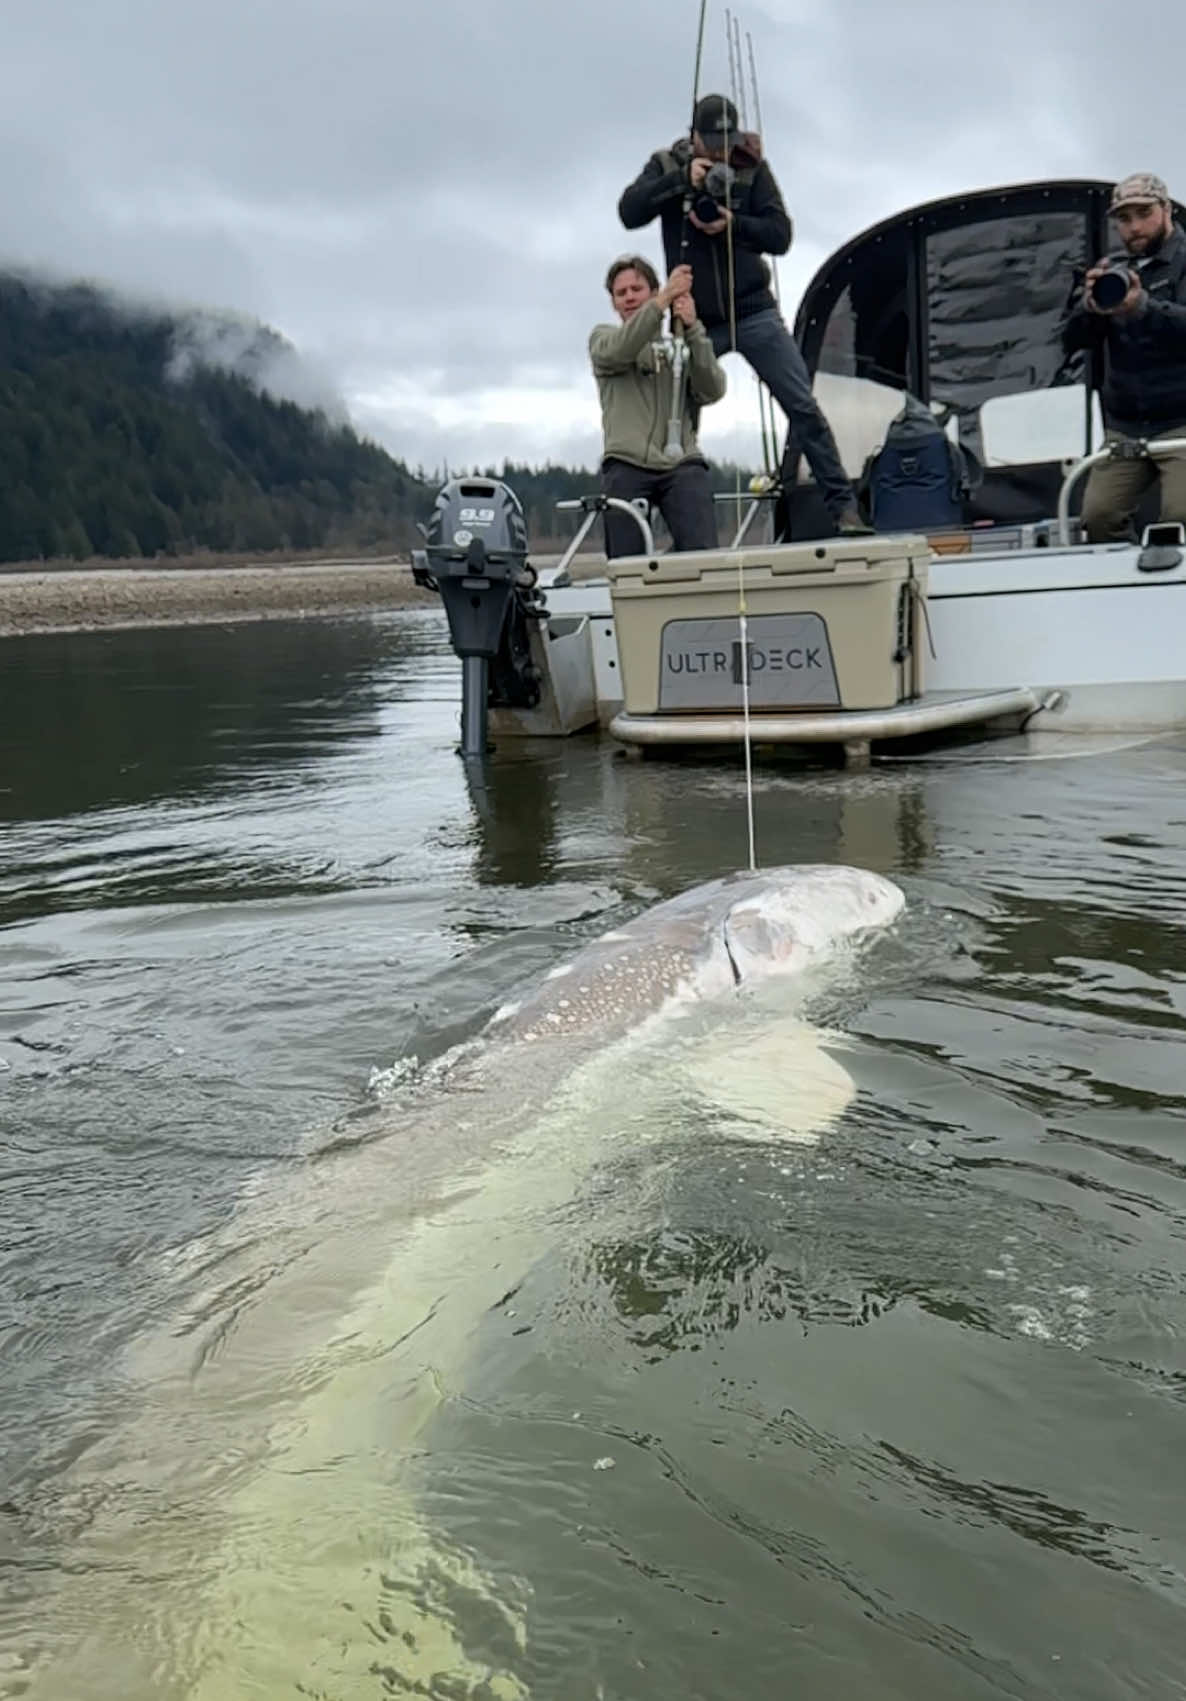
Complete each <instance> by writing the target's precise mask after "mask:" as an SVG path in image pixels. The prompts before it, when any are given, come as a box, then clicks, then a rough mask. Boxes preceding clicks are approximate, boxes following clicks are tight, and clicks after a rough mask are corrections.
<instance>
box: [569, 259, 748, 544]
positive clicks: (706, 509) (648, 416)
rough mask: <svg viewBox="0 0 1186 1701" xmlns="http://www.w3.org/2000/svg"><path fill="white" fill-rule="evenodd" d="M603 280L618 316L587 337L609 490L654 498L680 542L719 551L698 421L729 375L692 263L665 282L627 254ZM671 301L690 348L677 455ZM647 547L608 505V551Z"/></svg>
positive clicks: (605, 485) (603, 482)
mask: <svg viewBox="0 0 1186 1701" xmlns="http://www.w3.org/2000/svg"><path fill="white" fill-rule="evenodd" d="M605 287H606V289H607V290H608V291H609V296H610V300H611V301H612V302H613V304H614V310H615V311H616V313H617V315H618V319H619V321H620V323H619V324H617V325H597V326H596V327H595V328H594V330H593V332H592V334H591V335H590V337H589V357H590V359H591V361H592V363H593V375H594V377H595V378H596V379H597V388H598V391H599V393H600V397H601V425H602V434H603V439H604V441H603V447H602V462H601V488H602V491H603V493H604V494H605V495H606V496H617V497H620V498H621V499H622V500H623V501H626V502H632V501H634V500H635V498H637V497H645V498H647V499H648V500H649V501H651V502H654V503H655V505H656V506H657V507H658V509H659V512H660V513H661V514H662V516H663V518H664V519H665V520H666V522H667V527H668V530H669V531H670V532H671V538H672V544H673V546H674V548H676V549H678V550H683V549H715V548H716V543H717V524H716V515H715V512H714V509H713V501H712V486H711V484H710V481H709V476H708V463H707V461H706V460H705V459H704V456H703V455H702V454H701V453H700V446H699V443H698V442H697V440H696V419H697V416H698V414H699V408H700V405H701V404H703V403H706V402H716V401H719V400H720V398H721V397H722V396H723V395H724V393H725V374H724V373H723V372H722V371H721V368H720V366H719V365H718V364H717V358H716V356H715V354H714V353H713V350H712V343H711V342H710V341H709V337H708V333H707V332H706V331H705V329H704V326H703V325H702V324H701V322H700V320H699V318H698V317H697V313H696V303H695V302H694V301H693V299H692V293H691V292H692V271H691V267H689V266H677V267H676V268H675V270H674V271H673V272H672V274H671V276H670V278H669V279H668V280H667V282H666V283H665V284H664V285H663V287H662V288H660V287H659V279H658V277H657V276H656V274H655V270H654V267H653V266H652V265H651V264H650V262H649V261H647V260H644V259H643V258H642V256H641V255H638V254H628V255H624V256H623V258H622V259H620V260H615V261H614V263H613V265H612V266H611V267H610V269H609V272H608V274H607V276H606V280H605ZM668 308H670V309H671V311H672V313H673V314H674V316H675V318H676V320H677V321H678V323H679V326H680V329H681V330H682V332H683V336H684V339H685V343H686V348H687V367H686V373H685V378H684V386H683V398H682V409H681V442H680V453H679V455H678V456H675V457H672V456H669V455H668V454H667V452H666V443H667V429H668V421H669V420H670V418H671V416H672V413H673V411H674V399H675V374H674V369H673V365H672V348H671V345H670V343H668V342H667V341H666V339H665V338H664V336H663V315H664V314H665V313H666V312H667V310H668ZM641 549H642V533H641V532H640V531H639V529H638V527H637V526H636V525H635V524H634V522H633V521H632V520H631V519H630V517H629V516H628V515H626V514H622V513H615V512H614V510H613V509H612V508H611V509H609V510H607V512H606V516H605V552H606V555H607V556H610V557H613V556H615V555H638V554H639V553H640V552H641Z"/></svg>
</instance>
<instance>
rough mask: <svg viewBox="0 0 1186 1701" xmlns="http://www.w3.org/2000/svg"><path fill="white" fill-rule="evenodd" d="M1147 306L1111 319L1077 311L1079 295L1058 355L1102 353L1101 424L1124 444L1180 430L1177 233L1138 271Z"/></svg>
mask: <svg viewBox="0 0 1186 1701" xmlns="http://www.w3.org/2000/svg"><path fill="white" fill-rule="evenodd" d="M1138 269H1139V271H1140V277H1141V283H1142V285H1143V286H1144V289H1145V291H1146V294H1147V296H1148V300H1147V303H1146V305H1145V306H1144V308H1143V309H1142V310H1141V311H1139V312H1137V313H1132V314H1129V315H1127V316H1126V317H1125V318H1123V319H1114V318H1112V317H1110V316H1109V315H1107V314H1101V313H1092V312H1089V311H1088V309H1087V308H1085V307H1084V306H1083V292H1082V289H1080V290H1078V291H1077V292H1076V294H1075V296H1074V298H1073V301H1072V305H1071V311H1070V314H1069V316H1068V318H1067V320H1066V323H1065V324H1064V326H1063V331H1062V341H1063V348H1064V349H1065V350H1066V352H1067V353H1068V354H1072V353H1074V351H1075V350H1076V349H1081V348H1095V347H1100V346H1102V347H1103V350H1104V356H1105V369H1104V381H1103V391H1102V397H1101V400H1102V403H1103V411H1104V423H1105V424H1106V425H1107V426H1109V427H1110V428H1111V429H1112V430H1114V431H1119V432H1122V433H1123V434H1124V435H1125V436H1126V437H1154V436H1164V435H1165V434H1166V433H1167V432H1169V431H1172V430H1174V429H1175V428H1177V427H1179V426H1186V234H1183V231H1182V228H1181V226H1180V225H1177V224H1175V226H1174V228H1173V231H1172V232H1171V233H1170V235H1169V236H1167V237H1166V239H1165V241H1164V243H1163V244H1162V246H1161V247H1160V249H1159V250H1158V251H1157V253H1156V254H1153V255H1151V256H1150V257H1149V258H1148V259H1147V260H1145V261H1143V262H1142V263H1141V265H1140V267H1139V268H1138Z"/></svg>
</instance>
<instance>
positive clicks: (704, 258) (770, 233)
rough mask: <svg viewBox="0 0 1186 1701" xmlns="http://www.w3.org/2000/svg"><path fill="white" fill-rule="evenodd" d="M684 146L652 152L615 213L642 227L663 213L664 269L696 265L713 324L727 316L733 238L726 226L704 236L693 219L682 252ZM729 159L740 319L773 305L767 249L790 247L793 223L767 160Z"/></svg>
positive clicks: (701, 304)
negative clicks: (734, 173)
mask: <svg viewBox="0 0 1186 1701" xmlns="http://www.w3.org/2000/svg"><path fill="white" fill-rule="evenodd" d="M684 151H686V143H683V144H682V145H681V144H680V143H677V144H676V145H675V148H674V149H667V148H664V149H662V150H661V151H660V152H658V153H654V154H652V155H651V157H650V159H649V160H648V161H647V163H646V164H645V165H644V166H643V168H642V171H641V172H640V173H639V175H638V177H636V178H635V180H634V182H633V183H632V184H631V185H630V187H629V188H628V189H625V190H623V192H622V198H621V200H620V201H619V202H618V216H619V217H620V218H621V220H622V223H623V224H624V225H625V226H626V229H627V230H639V229H641V227H642V226H643V225H645V224H650V222H651V220H652V219H654V218H655V217H656V216H658V217H659V218H661V219H662V221H663V252H664V254H665V255H666V257H667V269H668V271H669V272H670V271H671V270H672V269H673V267H675V266H678V265H679V264H680V262H681V260H683V261H686V263H687V264H688V265H690V266H691V268H692V294H693V296H694V297H695V301H696V311H697V313H698V314H699V316H700V318H701V320H702V322H703V323H704V325H705V327H706V328H707V329H709V330H711V329H712V328H713V326H714V325H727V324H728V323H729V320H730V311H729V241H730V236H729V232H728V230H723V231H721V233H720V235H719V236H705V234H704V232H703V231H701V230H697V229H696V227H695V225H694V224H692V223H691V222H690V221H689V223H688V226H687V236H688V248H687V251H686V253H681V241H682V238H683V236H684V196H685V195H686V194H687V193H688V192H689V190H688V172H687V167H686V166H685V165H684V164H683V163H681V161H680V159H679V157H678V155H679V154H680V153H681V152H684ZM755 153H757V149H756V147H755ZM732 163H734V165H735V166H736V168H737V171H738V176H737V181H736V182H735V183H734V185H733V189H732V191H731V193H730V197H729V205H730V207H731V208H732V211H733V234H732V245H733V278H734V298H735V299H734V311H735V313H736V316H737V318H738V319H747V318H749V317H751V316H752V315H753V314H755V313H762V312H766V311H768V310H769V309H771V308H772V307H774V306H775V300H774V296H773V294H772V293H771V289H770V268H769V266H768V265H767V264H766V262H765V260H763V259H762V255H763V254H785V253H786V251H787V249H788V248H789V247H790V246H791V221H790V218H789V216H788V214H787V210H786V208H785V207H784V206H783V203H782V196H781V194H780V193H779V189H778V184H777V183H776V182H775V180H774V173H773V172H772V171H771V169H770V167H769V166H768V165H767V164H766V161H765V160H764V159H761V158H760V157H757V158H756V159H754V158H753V156H750V155H747V154H746V153H745V151H744V150H743V149H739V150H737V151H736V152H735V155H734V160H733V162H732Z"/></svg>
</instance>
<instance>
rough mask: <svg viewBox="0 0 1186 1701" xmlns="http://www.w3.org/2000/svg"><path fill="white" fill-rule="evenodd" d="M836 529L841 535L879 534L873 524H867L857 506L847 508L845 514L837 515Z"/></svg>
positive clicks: (868, 535)
mask: <svg viewBox="0 0 1186 1701" xmlns="http://www.w3.org/2000/svg"><path fill="white" fill-rule="evenodd" d="M836 531H837V534H838V536H840V537H875V536H876V535H877V534H876V532H875V531H874V530H873V527H872V526H867V525H866V524H865V522H864V520H862V518H861V516H860V514H859V513H858V512H857V510H856V509H855V508H846V509H845V510H844V512H843V514H838V515H837V516H836Z"/></svg>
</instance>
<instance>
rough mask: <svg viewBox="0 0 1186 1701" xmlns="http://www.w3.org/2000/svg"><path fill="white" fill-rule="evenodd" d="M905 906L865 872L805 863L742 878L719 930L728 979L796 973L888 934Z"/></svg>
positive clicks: (890, 886)
mask: <svg viewBox="0 0 1186 1701" xmlns="http://www.w3.org/2000/svg"><path fill="white" fill-rule="evenodd" d="M905 903H906V899H905V897H904V896H903V894H902V892H901V891H900V889H899V888H898V887H897V886H895V885H894V883H893V881H892V880H887V879H886V878H885V877H884V876H883V875H881V874H874V873H872V872H870V871H869V870H868V869H864V868H849V867H845V866H842V865H833V864H826V863H825V864H819V865H814V864H804V865H800V866H798V867H789V868H774V869H768V870H764V871H762V872H760V873H758V874H753V875H748V876H745V877H744V879H743V880H742V881H740V882H739V890H738V894H737V897H736V898H735V900H734V901H733V902H732V903H731V904H730V905H729V907H728V909H727V910H726V913H725V920H724V929H723V932H724V944H725V950H726V951H727V952H728V955H729V960H730V962H731V964H732V967H733V975H734V979H735V980H736V981H737V982H739V983H741V982H744V981H748V980H761V979H764V978H765V977H766V976H768V975H774V974H785V973H788V972H791V971H793V970H795V969H798V968H801V967H803V966H804V965H805V963H806V962H807V961H809V960H810V959H811V958H813V957H815V956H817V955H818V954H820V953H821V952H826V951H829V950H833V949H834V948H835V947H836V946H837V945H842V944H844V943H845V942H847V941H848V940H852V939H856V938H858V937H860V936H861V935H862V934H865V933H867V932H869V931H871V930H873V929H875V928H881V927H888V926H889V925H890V923H891V922H893V921H894V920H896V918H897V917H898V916H899V915H900V914H901V912H902V910H903V909H904V907H905Z"/></svg>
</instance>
